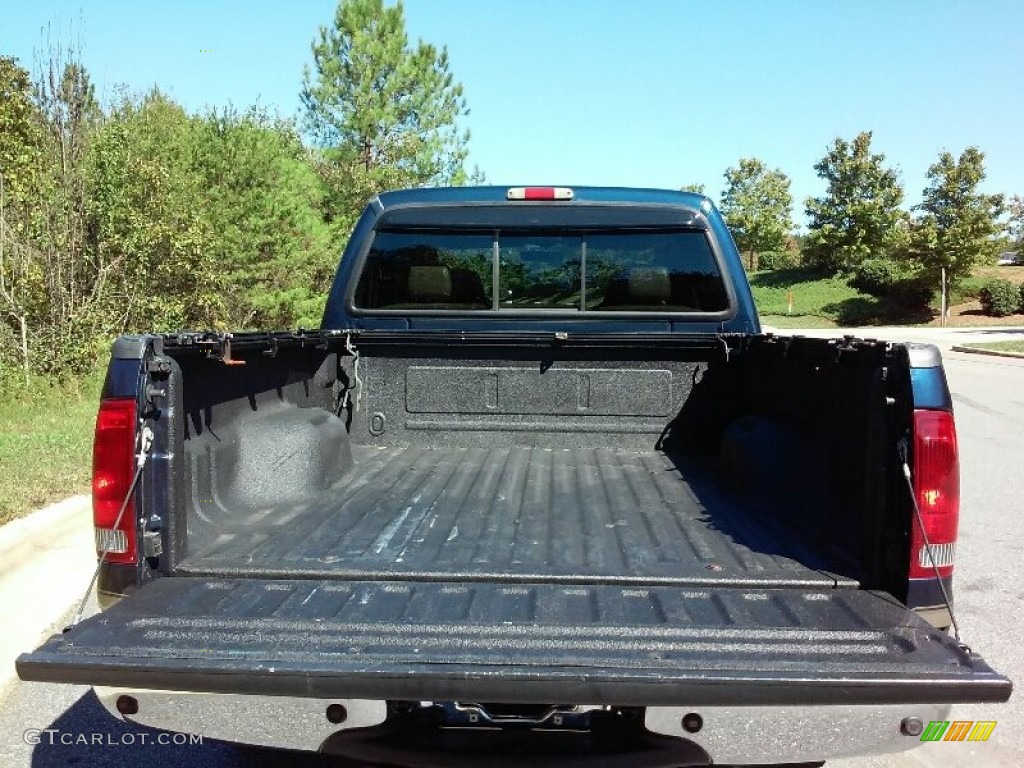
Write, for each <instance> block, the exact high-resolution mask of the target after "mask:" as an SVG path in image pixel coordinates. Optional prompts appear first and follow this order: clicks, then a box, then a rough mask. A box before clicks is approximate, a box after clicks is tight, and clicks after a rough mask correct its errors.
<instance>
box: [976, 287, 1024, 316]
mask: <svg viewBox="0 0 1024 768" xmlns="http://www.w3.org/2000/svg"><path fill="white" fill-rule="evenodd" d="M980 298H981V306H982V308H983V309H984V310H985V314H986V315H991V316H992V317H1006V316H1007V315H1012V314H1013V313H1015V312H1016V311H1017V309H1018V308H1019V307H1020V305H1021V290H1020V289H1019V288H1018V287H1017V286H1016V285H1014V284H1013V283H1011V282H1010V281H1009V280H990V281H989V282H987V283H986V284H985V287H984V288H982V289H981V297H980Z"/></svg>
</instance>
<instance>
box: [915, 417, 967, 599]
mask: <svg viewBox="0 0 1024 768" xmlns="http://www.w3.org/2000/svg"><path fill="white" fill-rule="evenodd" d="M914 493H915V495H916V497H917V505H918V507H919V508H920V510H921V518H922V519H923V520H924V527H925V532H927V534H928V541H929V543H930V544H931V546H932V555H933V556H934V558H935V563H936V564H937V565H938V566H939V575H940V576H942V577H946V576H951V575H952V573H953V558H954V555H955V548H956V535H957V527H958V526H959V522H960V461H959V458H958V456H957V445H956V426H955V425H954V423H953V414H952V413H951V412H950V411H926V410H918V411H914ZM934 577H935V569H934V568H933V567H932V561H931V559H930V558H929V556H928V550H927V548H926V547H925V543H924V536H922V534H921V526H920V524H919V523H918V521H917V517H916V516H915V517H914V520H913V525H912V526H911V533H910V578H912V579H913V578H934Z"/></svg>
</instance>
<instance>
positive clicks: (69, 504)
mask: <svg viewBox="0 0 1024 768" xmlns="http://www.w3.org/2000/svg"><path fill="white" fill-rule="evenodd" d="M89 498H90V497H89V496H87V495H84V494H82V495H78V496H71V497H69V498H67V499H64V500H63V501H58V502H57V503H55V504H51V505H50V506H48V507H43V508H42V509H39V510H36V511H35V512H32V513H31V514H29V515H26V516H25V517H19V518H17V519H16V520H11V521H10V522H9V523H5V524H4V525H2V526H0V573H6V572H8V571H10V570H13V569H14V568H16V567H17V566H18V565H19V564H20V563H21V561H22V560H24V558H25V556H26V555H28V554H29V553H30V552H31V551H32V550H33V549H35V548H37V547H39V546H40V539H43V540H44V541H52V540H53V539H55V538H58V537H60V536H63V535H64V534H66V533H68V532H69V531H70V530H71V529H72V528H74V526H75V524H76V523H77V524H81V523H82V521H83V519H84V518H86V517H87V516H88V515H89Z"/></svg>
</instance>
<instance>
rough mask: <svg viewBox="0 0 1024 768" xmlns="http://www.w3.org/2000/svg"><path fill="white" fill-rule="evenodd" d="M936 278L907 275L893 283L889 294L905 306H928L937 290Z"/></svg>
mask: <svg viewBox="0 0 1024 768" xmlns="http://www.w3.org/2000/svg"><path fill="white" fill-rule="evenodd" d="M937 290H938V289H937V288H936V286H935V281H934V280H929V279H928V278H927V277H925V276H924V275H920V274H917V275H914V274H909V275H906V276H904V277H902V278H900V279H899V280H897V281H896V282H894V283H893V284H892V286H890V288H889V296H890V298H892V299H893V300H894V301H896V302H897V303H899V304H901V305H903V306H904V307H914V308H917V307H926V306H928V304H929V303H931V301H932V299H934V298H935V294H936V292H937Z"/></svg>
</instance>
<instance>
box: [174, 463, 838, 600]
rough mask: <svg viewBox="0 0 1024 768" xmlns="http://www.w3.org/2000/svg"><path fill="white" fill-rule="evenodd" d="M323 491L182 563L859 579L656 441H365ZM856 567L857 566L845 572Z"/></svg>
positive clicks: (257, 516) (442, 575)
mask: <svg viewBox="0 0 1024 768" xmlns="http://www.w3.org/2000/svg"><path fill="white" fill-rule="evenodd" d="M357 451H358V453H357V456H356V463H355V466H354V468H353V469H352V471H350V472H349V473H347V474H346V475H345V477H344V478H343V479H342V480H341V481H340V482H338V483H335V484H334V485H333V486H331V487H330V488H328V489H327V490H326V491H324V492H323V493H322V494H320V495H319V496H318V497H316V499H315V500H313V501H311V502H309V503H307V504H304V505H296V506H294V507H290V508H289V509H270V510H258V511H241V510H240V511H238V512H232V513H231V514H230V515H229V516H228V518H229V519H221V520H218V521H217V522H218V528H217V530H218V533H217V535H214V536H212V537H207V538H208V540H205V541H197V540H194V537H190V538H189V541H188V551H189V554H188V556H187V557H186V558H185V559H184V560H183V561H181V562H180V563H178V565H177V571H178V572H179V573H185V574H194V575H223V576H232V575H238V576H259V577H265V578H289V577H302V578H349V579H366V578H374V579H397V580H408V579H425V580H453V579H454V580H465V581H510V582H528V581H544V582H559V583H581V584H582V583H588V584H589V583H595V584H596V583H609V584H631V583H636V584H641V583H642V584H652V585H653V584H665V585H692V586H708V585H715V584H723V585H725V584H728V585H732V586H744V585H750V586H768V585H771V586H817V587H821V586H840V587H853V588H855V587H857V586H858V584H857V581H856V579H855V578H853V577H851V575H850V569H849V568H848V567H844V566H843V565H842V564H841V563H837V562H836V561H835V560H834V559H832V560H830V557H831V556H830V555H829V554H828V550H827V549H826V548H823V547H822V546H821V543H820V542H811V541H808V540H807V534H806V532H804V533H803V534H798V533H797V531H796V527H788V526H783V525H782V524H780V523H779V522H778V521H777V520H776V521H773V520H771V519H770V517H769V516H768V515H766V514H758V511H757V509H756V508H755V507H756V503H755V502H752V501H750V500H743V499H739V498H738V497H734V496H732V495H731V494H729V493H728V492H727V491H726V489H724V488H723V487H722V484H721V481H720V480H719V479H718V478H717V476H716V474H715V473H714V472H713V471H712V470H709V469H708V468H705V467H701V466H699V465H696V464H692V463H684V462H681V461H679V460H678V459H676V458H674V457H673V456H671V455H668V454H665V453H662V452H658V451H621V450H614V449H603V448H602V449H542V448H525V447H506V448H488V449H482V448H421V447H412V448H390V447H389V448H369V447H361V448H358V449H357ZM843 574H845V575H843Z"/></svg>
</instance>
